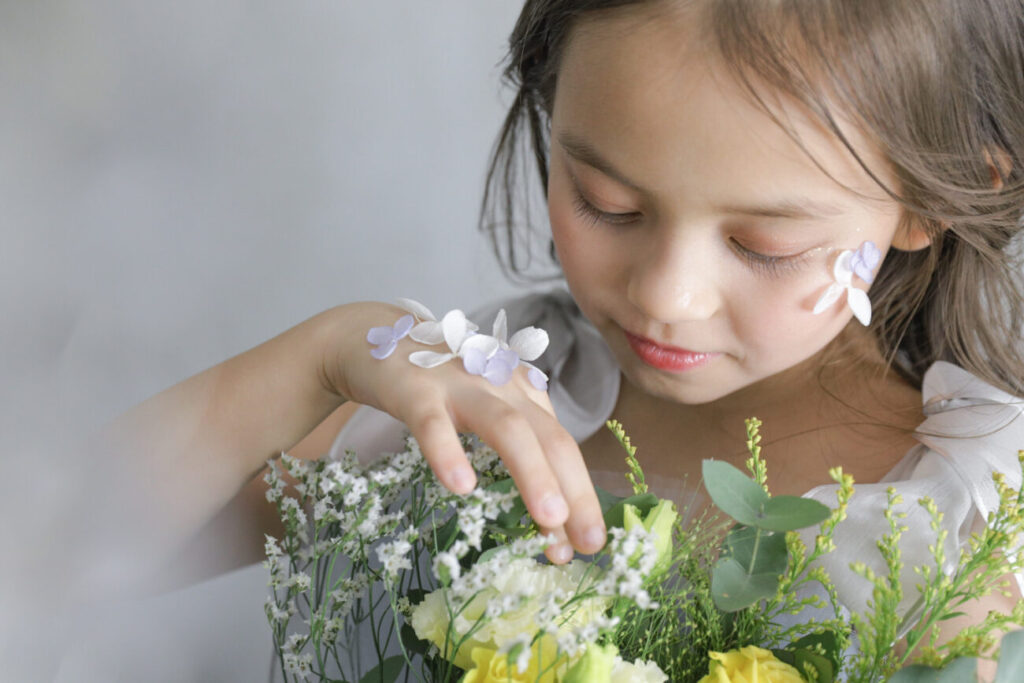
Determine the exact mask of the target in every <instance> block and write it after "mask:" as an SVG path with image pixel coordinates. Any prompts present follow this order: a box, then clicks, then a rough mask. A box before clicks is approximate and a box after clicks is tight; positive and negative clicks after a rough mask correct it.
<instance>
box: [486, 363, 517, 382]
mask: <svg viewBox="0 0 1024 683" xmlns="http://www.w3.org/2000/svg"><path fill="white" fill-rule="evenodd" d="M513 367H514V366H512V365H511V364H509V363H506V362H505V360H504V359H503V358H499V357H494V358H492V359H490V360H489V361H487V369H486V370H485V371H484V377H485V378H486V379H487V381H488V382H490V383H491V384H493V385H494V386H496V387H500V386H501V385H503V384H506V383H508V381H509V380H510V379H512V370H513Z"/></svg>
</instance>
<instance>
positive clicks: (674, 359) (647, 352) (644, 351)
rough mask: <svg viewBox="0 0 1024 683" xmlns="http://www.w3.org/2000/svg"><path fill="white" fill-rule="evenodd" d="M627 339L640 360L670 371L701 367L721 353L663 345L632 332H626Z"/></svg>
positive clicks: (683, 370)
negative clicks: (700, 351) (701, 351)
mask: <svg viewBox="0 0 1024 683" xmlns="http://www.w3.org/2000/svg"><path fill="white" fill-rule="evenodd" d="M626 340H627V341H628V342H629V346H630V348H632V349H633V353H635V354H636V355H637V356H639V357H640V360H642V361H643V362H645V363H647V364H648V365H650V366H652V367H655V368H658V369H659V370H668V371H670V372H685V371H686V370H691V369H693V368H696V367H700V366H701V365H705V364H706V363H708V362H710V361H711V360H712V359H713V358H715V357H716V356H718V355H720V354H717V353H699V352H697V351H687V350H686V349H680V348H676V347H674V346H661V345H660V344H657V343H655V342H653V341H651V340H650V339H647V338H646V337H640V336H638V335H635V334H632V333H630V332H626Z"/></svg>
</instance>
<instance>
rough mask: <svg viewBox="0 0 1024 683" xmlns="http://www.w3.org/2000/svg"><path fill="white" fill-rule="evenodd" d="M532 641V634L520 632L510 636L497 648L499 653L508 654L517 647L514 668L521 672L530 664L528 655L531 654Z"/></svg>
mask: <svg viewBox="0 0 1024 683" xmlns="http://www.w3.org/2000/svg"><path fill="white" fill-rule="evenodd" d="M532 643H533V634H531V633H520V634H519V635H518V636H516V637H514V638H510V639H509V640H508V642H506V643H505V644H504V645H502V646H501V647H500V648H499V649H498V652H499V653H500V654H508V653H510V652H513V651H515V650H516V649H517V648H518V650H519V653H518V654H517V655H516V670H517V671H518V672H519V673H523V672H525V671H526V669H527V667H529V666H530V657H531V656H532V654H533V649H532V648H531V647H530V645H531V644H532Z"/></svg>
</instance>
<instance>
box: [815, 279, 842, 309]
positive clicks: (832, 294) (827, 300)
mask: <svg viewBox="0 0 1024 683" xmlns="http://www.w3.org/2000/svg"><path fill="white" fill-rule="evenodd" d="M842 293H843V288H842V287H841V286H840V285H837V284H836V283H834V282H833V283H832V284H830V285H829V286H828V289H826V290H825V293H824V294H822V295H821V298H820V299H818V303H816V304H814V315H818V314H819V313H821V312H822V311H824V310H825V309H827V308H828V307H829V306H831V305H832V304H834V303H835V302H837V301H839V295H840V294H842Z"/></svg>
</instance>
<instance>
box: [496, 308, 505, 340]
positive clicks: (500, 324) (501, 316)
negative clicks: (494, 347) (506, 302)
mask: <svg viewBox="0 0 1024 683" xmlns="http://www.w3.org/2000/svg"><path fill="white" fill-rule="evenodd" d="M493 334H494V337H495V339H497V340H498V341H500V342H501V343H503V344H504V343H505V342H507V341H508V316H507V315H506V314H505V309H504V308H503V309H501V310H500V311H498V315H497V316H496V317H495V318H494V328H493Z"/></svg>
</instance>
